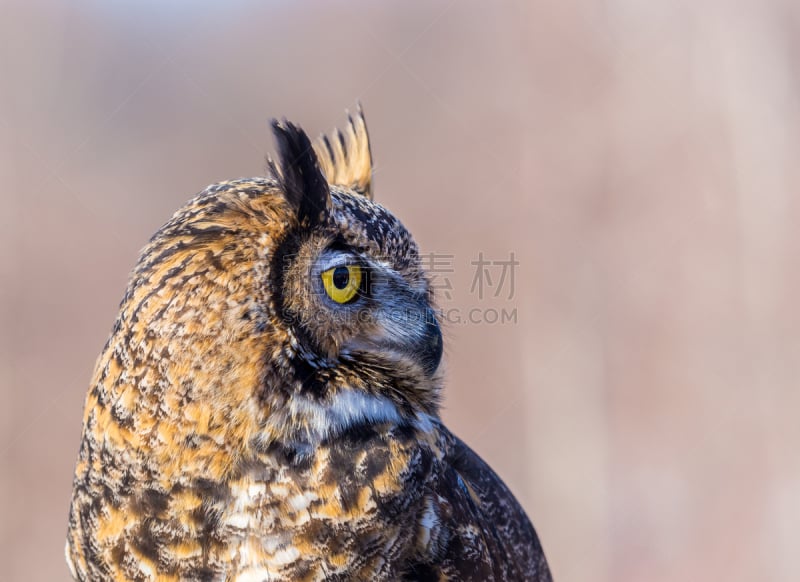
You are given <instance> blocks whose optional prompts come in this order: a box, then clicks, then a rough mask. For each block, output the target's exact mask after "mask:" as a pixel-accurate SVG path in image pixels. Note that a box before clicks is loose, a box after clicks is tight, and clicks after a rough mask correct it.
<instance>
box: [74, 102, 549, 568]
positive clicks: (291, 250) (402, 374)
mask: <svg viewBox="0 0 800 582" xmlns="http://www.w3.org/2000/svg"><path fill="white" fill-rule="evenodd" d="M272 128H273V131H274V134H275V138H276V141H277V151H278V155H277V158H276V160H275V161H271V160H270V161H269V163H268V166H269V172H268V174H269V176H268V177H263V178H250V179H238V180H232V181H228V182H221V183H219V184H215V185H212V186H209V187H208V188H206V189H205V190H204V191H203V192H201V193H200V194H199V195H197V196H196V197H195V198H193V199H192V200H191V201H189V202H188V203H187V204H186V205H185V206H184V207H183V208H181V209H180V210H178V211H177V212H176V213H175V215H174V216H173V217H172V218H171V219H170V220H169V221H168V222H167V223H166V224H165V225H164V226H163V227H162V228H161V229H160V230H159V231H158V232H157V233H156V234H155V235H154V236H153V237H152V238H151V239H150V242H149V243H148V244H147V245H146V246H145V248H144V249H143V251H142V252H141V255H140V258H139V261H138V263H137V265H136V266H135V268H134V270H133V272H132V274H131V277H130V281H129V284H128V287H127V290H126V292H125V296H124V298H123V300H122V302H121V305H120V311H119V316H118V317H117V319H116V322H115V323H114V326H113V329H112V332H111V335H110V337H109V339H108V341H107V342H106V344H105V347H104V348H103V350H102V353H101V355H100V357H99V359H98V361H97V364H96V367H95V371H94V376H93V378H92V380H91V384H90V388H89V391H88V395H87V398H86V404H85V412H84V415H83V433H82V439H81V444H80V451H79V456H78V460H77V466H76V470H75V479H74V486H73V494H72V503H71V506H70V512H69V528H68V535H67V545H66V557H67V562H68V565H69V568H70V571H71V573H72V576H73V577H74V578H75V579H76V580H81V581H88V580H92V581H97V580H135V581H145V580H157V581H160V582H172V581H174V582H177V581H215V582H216V581H218V582H223V581H226V582H263V581H277V580H308V581H315V580H339V581H344V580H365V581H366V580H370V581H373V580H375V581H382V580H498V581H499V580H536V581H547V580H551V577H550V573H549V570H548V566H547V563H546V561H545V557H544V554H543V552H542V548H541V545H540V543H539V540H538V538H537V535H536V533H535V531H534V528H533V527H532V525H531V523H530V521H529V520H528V518H527V516H526V515H525V512H524V511H523V509H522V508H521V507H520V505H519V503H518V502H517V501H516V500H515V498H514V496H513V495H512V494H511V492H510V491H509V489H508V488H507V487H506V486H505V485H504V484H503V482H502V481H501V480H500V478H499V477H498V476H497V475H496V474H495V473H494V472H493V471H492V469H491V468H490V467H489V466H488V465H487V464H486V463H485V462H484V461H482V460H481V459H480V458H479V457H478V456H477V455H476V454H475V453H474V452H473V451H472V450H471V449H470V448H469V447H468V446H467V445H466V444H464V443H463V442H462V441H461V440H459V439H458V438H457V437H456V436H454V435H453V434H452V433H451V432H450V431H449V430H448V429H447V428H446V427H445V426H444V425H443V424H442V421H441V419H440V416H439V400H440V393H441V389H442V372H441V367H440V362H441V359H442V334H441V331H440V326H439V319H438V318H439V315H438V314H437V311H436V308H435V304H434V293H433V290H432V286H431V283H430V280H429V278H428V277H427V275H426V273H425V271H424V269H423V268H422V266H421V262H420V254H419V250H418V247H417V245H416V244H415V242H414V240H413V239H412V237H411V235H410V234H409V232H408V231H407V230H406V229H405V228H404V227H403V225H402V224H401V223H400V221H399V220H398V219H397V218H395V217H394V216H393V215H392V214H391V213H390V212H389V211H388V210H386V209H385V208H384V207H383V206H381V205H380V204H377V203H375V202H373V200H372V179H371V176H372V156H371V153H370V144H369V139H368V136H367V129H366V125H365V122H364V117H363V114H362V113H361V111H360V108H359V111H358V113H357V114H356V115H355V116H353V117H350V119H349V124H348V125H347V127H346V130H345V131H344V132H341V131H337V132H335V133H333V134H332V135H331V137H322V138H320V139H319V140H318V141H316V142H315V143H314V144H312V143H311V141H310V140H309V138H308V137H307V135H306V134H305V133H304V132H303V130H302V129H300V128H299V127H297V126H295V125H294V124H292V123H290V122H287V121H283V122H278V121H274V122H273V123H272Z"/></svg>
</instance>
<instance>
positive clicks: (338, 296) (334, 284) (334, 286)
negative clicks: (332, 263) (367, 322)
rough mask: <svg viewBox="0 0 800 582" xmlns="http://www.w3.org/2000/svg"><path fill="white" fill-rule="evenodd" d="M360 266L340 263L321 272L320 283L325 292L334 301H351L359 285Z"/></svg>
mask: <svg viewBox="0 0 800 582" xmlns="http://www.w3.org/2000/svg"><path fill="white" fill-rule="evenodd" d="M361 276H362V275H361V267H359V266H358V265H342V266H341V267H334V268H333V269H328V270H327V271H323V273H322V285H323V287H325V293H327V294H328V297H330V298H331V299H333V300H334V301H336V303H347V302H348V301H352V300H353V298H354V297H355V296H356V295H357V294H358V290H359V288H360V287H361Z"/></svg>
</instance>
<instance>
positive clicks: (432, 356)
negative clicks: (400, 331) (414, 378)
mask: <svg viewBox="0 0 800 582" xmlns="http://www.w3.org/2000/svg"><path fill="white" fill-rule="evenodd" d="M443 350H444V346H443V344H442V330H441V329H439V322H438V321H437V320H436V314H435V313H434V311H433V310H432V309H431V308H430V307H428V308H426V312H425V332H424V335H423V337H422V341H421V342H419V349H418V352H417V356H418V357H419V360H420V363H421V364H422V367H423V369H424V370H425V372H426V373H427V374H428V375H429V376H430V375H433V373H434V372H435V371H436V369H437V368H438V367H439V363H440V362H441V361H442V352H443Z"/></svg>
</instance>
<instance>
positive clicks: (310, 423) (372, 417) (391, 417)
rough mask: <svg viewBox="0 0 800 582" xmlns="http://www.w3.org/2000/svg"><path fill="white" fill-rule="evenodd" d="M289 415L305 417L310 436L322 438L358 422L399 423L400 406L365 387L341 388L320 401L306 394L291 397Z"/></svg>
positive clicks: (313, 439) (310, 437)
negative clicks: (359, 388)
mask: <svg viewBox="0 0 800 582" xmlns="http://www.w3.org/2000/svg"><path fill="white" fill-rule="evenodd" d="M289 416H290V417H291V418H293V419H298V420H299V419H302V420H303V421H304V423H303V424H304V425H305V426H306V428H307V431H308V436H309V439H310V440H311V441H313V442H319V441H321V440H324V439H326V438H328V437H330V436H333V435H336V434H340V433H342V432H344V431H345V430H347V429H348V428H350V427H352V426H355V425H358V424H380V423H384V422H390V423H399V422H400V421H401V420H402V419H401V416H400V413H399V412H398V410H397V407H396V406H395V405H394V403H393V402H392V401H391V400H389V399H388V398H386V397H385V396H378V395H374V394H367V393H366V392H364V391H362V390H353V389H350V388H344V389H340V390H339V391H338V392H337V393H336V394H335V395H334V396H333V398H332V399H331V401H330V402H326V403H324V404H320V403H318V402H314V401H312V400H310V399H308V398H306V397H304V396H300V395H295V396H293V397H292V398H291V399H290V400H289Z"/></svg>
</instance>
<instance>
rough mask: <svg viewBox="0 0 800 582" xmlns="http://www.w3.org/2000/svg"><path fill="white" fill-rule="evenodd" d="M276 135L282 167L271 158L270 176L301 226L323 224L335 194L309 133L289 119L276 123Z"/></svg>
mask: <svg viewBox="0 0 800 582" xmlns="http://www.w3.org/2000/svg"><path fill="white" fill-rule="evenodd" d="M272 132H273V134H274V135H275V141H276V142H277V144H278V163H277V164H276V163H275V162H274V161H273V160H272V159H271V158H268V160H267V164H268V166H269V169H270V172H271V173H272V175H273V177H274V178H275V179H276V180H277V181H278V184H279V185H280V188H281V190H283V193H284V195H285V196H286V200H287V201H288V202H289V204H291V205H292V207H293V208H294V209H295V211H296V212H297V218H298V220H299V221H300V222H301V223H303V222H305V223H307V224H318V223H320V222H323V221H324V220H325V219H326V218H327V216H328V213H329V212H330V208H331V194H330V189H329V186H328V183H327V182H326V181H325V177H324V176H323V174H322V171H321V170H320V167H319V161H318V160H317V156H316V154H315V153H314V148H313V147H312V145H311V141H310V140H309V139H308V136H307V135H306V132H304V131H303V130H302V129H301V128H300V127H298V126H296V125H295V124H293V123H292V122H291V121H287V120H285V119H284V120H283V122H280V121H278V120H276V119H273V120H272Z"/></svg>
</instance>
